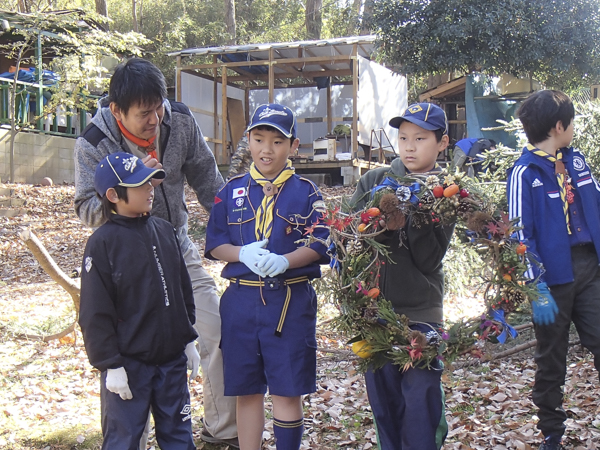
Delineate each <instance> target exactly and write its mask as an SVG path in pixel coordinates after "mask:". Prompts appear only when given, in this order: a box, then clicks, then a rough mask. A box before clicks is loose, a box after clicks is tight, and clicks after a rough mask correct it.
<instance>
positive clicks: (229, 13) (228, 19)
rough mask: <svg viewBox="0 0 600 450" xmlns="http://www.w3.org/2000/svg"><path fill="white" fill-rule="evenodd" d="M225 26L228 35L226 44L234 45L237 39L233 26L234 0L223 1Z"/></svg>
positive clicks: (234, 25) (234, 26)
mask: <svg viewBox="0 0 600 450" xmlns="http://www.w3.org/2000/svg"><path fill="white" fill-rule="evenodd" d="M225 25H226V27H227V33H228V34H229V42H228V44H230V45H234V44H235V42H236V38H237V30H236V24H235V0H225Z"/></svg>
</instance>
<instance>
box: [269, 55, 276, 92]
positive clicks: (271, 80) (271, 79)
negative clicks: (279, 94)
mask: <svg viewBox="0 0 600 450" xmlns="http://www.w3.org/2000/svg"><path fill="white" fill-rule="evenodd" d="M274 89H275V67H274V66H273V49H270V50H269V103H273V99H274V97H275V93H274Z"/></svg>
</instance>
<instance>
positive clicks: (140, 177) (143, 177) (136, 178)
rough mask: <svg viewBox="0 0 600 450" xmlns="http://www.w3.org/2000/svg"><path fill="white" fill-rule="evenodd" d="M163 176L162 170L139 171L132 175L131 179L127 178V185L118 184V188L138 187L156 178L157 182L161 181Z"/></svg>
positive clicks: (164, 174)
mask: <svg viewBox="0 0 600 450" xmlns="http://www.w3.org/2000/svg"><path fill="white" fill-rule="evenodd" d="M165 176H166V173H165V171H164V170H162V169H145V170H140V171H139V172H137V173H134V174H133V175H132V176H131V177H129V179H128V180H127V183H119V186H123V187H138V186H141V185H143V184H146V183H147V182H148V180H150V179H151V178H158V179H159V180H162V179H163V178H164V177H165Z"/></svg>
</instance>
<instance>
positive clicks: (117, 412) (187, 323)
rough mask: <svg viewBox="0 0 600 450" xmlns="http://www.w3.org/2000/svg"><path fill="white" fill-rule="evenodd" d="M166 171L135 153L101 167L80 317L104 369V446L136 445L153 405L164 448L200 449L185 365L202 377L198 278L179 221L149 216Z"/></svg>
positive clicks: (115, 449) (90, 351)
mask: <svg viewBox="0 0 600 450" xmlns="http://www.w3.org/2000/svg"><path fill="white" fill-rule="evenodd" d="M164 177H165V172H164V171H163V170H162V169H158V168H148V167H146V166H145V165H144V163H143V162H142V160H141V159H139V158H137V157H136V156H134V155H132V154H130V153H113V154H111V155H109V156H107V157H105V158H104V159H103V160H102V161H100V163H99V164H98V167H97V168H96V173H95V177H94V181H95V188H96V192H98V195H99V196H100V197H101V201H102V208H103V214H104V217H105V220H106V223H105V224H104V225H102V226H101V227H100V228H98V229H97V230H96V231H95V232H94V234H92V236H91V237H90V239H89V240H88V242H87V245H86V247H85V253H84V256H83V270H82V275H81V309H80V314H79V325H80V326H81V331H82V332H83V340H84V344H85V349H86V352H87V355H88V359H89V360H90V364H92V366H94V367H95V368H97V369H98V370H99V371H100V372H101V376H100V379H101V388H100V401H101V403H102V408H101V416H102V436H103V438H104V440H103V443H102V448H103V449H110V450H137V449H138V448H139V445H140V438H141V436H142V433H143V432H144V428H145V427H146V421H147V419H148V413H149V411H150V408H152V415H153V416H154V422H155V430H156V440H157V441H158V444H159V445H160V447H161V448H164V449H173V450H192V449H195V448H196V446H195V445H194V441H193V438H192V425H191V420H190V419H191V408H190V394H189V391H188V388H187V373H186V365H187V366H188V367H190V368H192V369H193V370H192V378H193V377H195V376H196V375H197V373H198V366H199V363H200V355H199V354H198V351H197V350H196V346H195V340H196V337H197V336H198V334H197V333H196V330H195V329H194V327H193V323H194V322H195V319H196V315H195V307H194V297H193V291H192V284H191V281H190V277H189V275H188V272H187V270H186V267H185V261H184V259H183V256H182V254H181V250H180V249H179V245H178V243H177V235H176V233H175V230H174V228H173V226H172V225H171V224H170V223H169V222H167V221H166V220H163V219H159V218H157V217H154V216H151V215H150V214H149V212H150V210H151V209H152V200H153V197H154V186H153V183H156V184H158V183H159V182H160V181H162V179H163V178H164ZM186 362H187V364H186Z"/></svg>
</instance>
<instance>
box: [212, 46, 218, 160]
mask: <svg viewBox="0 0 600 450" xmlns="http://www.w3.org/2000/svg"><path fill="white" fill-rule="evenodd" d="M213 62H214V63H216V62H217V55H214V56H213ZM212 71H213V136H214V139H216V138H217V136H218V135H219V121H218V120H217V119H218V117H219V97H218V93H217V86H218V84H219V83H218V81H217V80H218V78H217V77H218V75H219V72H218V69H217V67H216V66H215V67H213V70H212ZM216 157H217V146H216V145H215V158H216Z"/></svg>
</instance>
